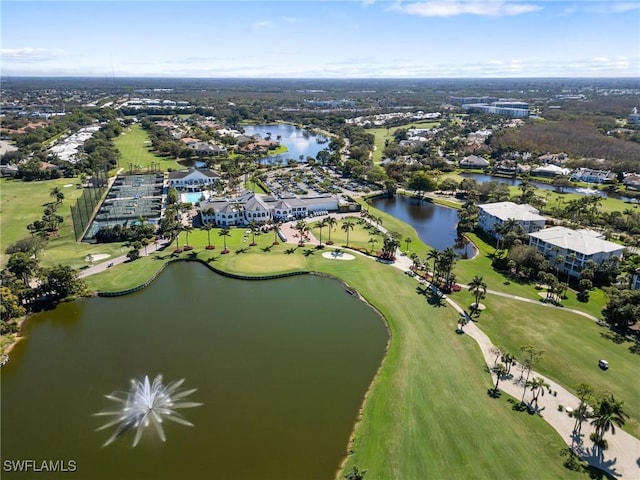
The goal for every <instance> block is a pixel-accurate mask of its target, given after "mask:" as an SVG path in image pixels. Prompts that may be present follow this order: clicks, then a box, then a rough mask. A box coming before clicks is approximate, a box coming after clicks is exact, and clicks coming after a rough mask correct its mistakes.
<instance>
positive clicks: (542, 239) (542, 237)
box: [529, 227, 625, 277]
mask: <svg viewBox="0 0 640 480" xmlns="http://www.w3.org/2000/svg"><path fill="white" fill-rule="evenodd" d="M529 245H531V246H533V247H535V248H536V249H537V250H538V251H539V252H540V253H542V255H544V256H545V257H546V258H548V259H549V260H550V261H552V262H553V260H554V259H555V258H556V257H558V256H562V257H563V259H564V262H563V263H562V265H561V266H560V268H559V270H560V271H561V272H564V273H567V274H568V275H570V276H572V277H579V276H580V272H581V271H582V270H584V269H585V268H586V267H587V266H588V262H589V261H593V262H595V264H596V265H601V264H602V263H603V262H604V261H605V260H609V259H610V258H612V257H617V258H619V259H621V258H622V254H623V252H624V248H625V247H624V246H622V245H618V244H617V243H613V242H609V241H608V240H605V239H604V236H603V235H601V234H599V233H598V232H595V231H593V230H586V229H583V230H572V229H570V228H566V227H551V228H545V229H543V230H539V231H537V232H533V233H530V234H529Z"/></svg>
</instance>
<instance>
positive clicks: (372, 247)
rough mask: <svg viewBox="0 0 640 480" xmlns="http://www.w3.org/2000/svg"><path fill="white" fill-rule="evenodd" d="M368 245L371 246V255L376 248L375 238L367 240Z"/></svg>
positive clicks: (376, 241)
mask: <svg viewBox="0 0 640 480" xmlns="http://www.w3.org/2000/svg"><path fill="white" fill-rule="evenodd" d="M369 243H370V244H371V253H372V254H373V249H374V248H375V246H376V243H378V240H377V239H376V238H375V237H371V238H369Z"/></svg>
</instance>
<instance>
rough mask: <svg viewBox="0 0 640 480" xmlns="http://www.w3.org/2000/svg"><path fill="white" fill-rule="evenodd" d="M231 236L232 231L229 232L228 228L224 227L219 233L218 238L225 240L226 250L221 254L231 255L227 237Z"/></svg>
mask: <svg viewBox="0 0 640 480" xmlns="http://www.w3.org/2000/svg"><path fill="white" fill-rule="evenodd" d="M230 235H231V231H230V230H229V228H228V227H223V228H221V229H220V231H219V232H218V236H220V237H222V239H223V240H224V250H222V252H221V253H229V250H228V249H227V237H228V236H230Z"/></svg>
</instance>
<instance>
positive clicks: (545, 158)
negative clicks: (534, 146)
mask: <svg viewBox="0 0 640 480" xmlns="http://www.w3.org/2000/svg"><path fill="white" fill-rule="evenodd" d="M568 159H569V156H568V155H567V154H566V153H564V152H561V153H547V154H545V155H540V156H539V157H538V162H540V163H542V164H544V165H549V164H550V163H551V164H553V165H558V166H560V167H561V166H562V165H564V163H565V162H566V161H567V160H568Z"/></svg>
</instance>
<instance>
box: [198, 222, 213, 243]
mask: <svg viewBox="0 0 640 480" xmlns="http://www.w3.org/2000/svg"><path fill="white" fill-rule="evenodd" d="M200 228H201V229H202V230H205V231H206V232H207V250H213V249H214V248H216V247H213V248H211V247H212V245H211V229H212V228H213V225H212V224H211V223H208V222H205V223H204V225H202V227H200Z"/></svg>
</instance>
